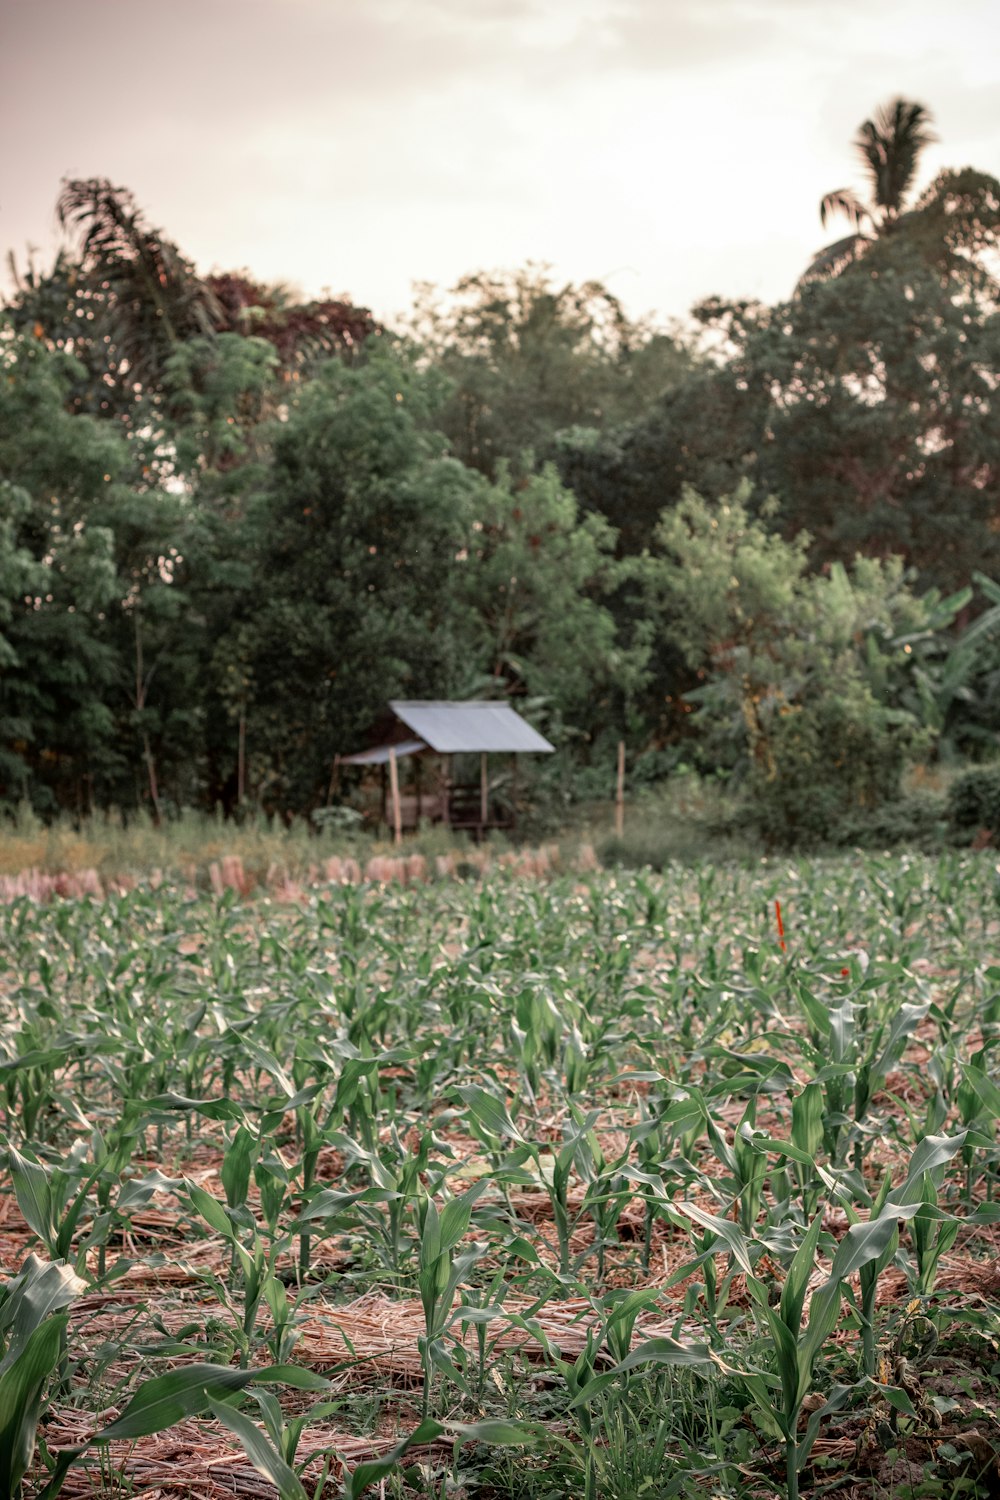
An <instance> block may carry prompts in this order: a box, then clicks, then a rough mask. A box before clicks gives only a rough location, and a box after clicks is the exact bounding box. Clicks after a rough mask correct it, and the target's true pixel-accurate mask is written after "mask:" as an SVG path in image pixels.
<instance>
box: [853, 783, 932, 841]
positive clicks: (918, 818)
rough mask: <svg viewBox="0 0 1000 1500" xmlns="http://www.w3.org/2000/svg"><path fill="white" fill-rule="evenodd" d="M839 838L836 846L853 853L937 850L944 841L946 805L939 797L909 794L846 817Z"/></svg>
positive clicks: (930, 794)
mask: <svg viewBox="0 0 1000 1500" xmlns="http://www.w3.org/2000/svg"><path fill="white" fill-rule="evenodd" d="M840 835H841V836H840V839H839V840H838V842H839V843H840V844H842V845H844V846H848V847H851V848H856V849H893V848H896V847H897V846H899V845H903V844H905V845H907V846H908V847H910V848H913V849H923V850H926V851H931V850H934V849H939V848H941V846H942V845H943V844H945V843H946V842H947V839H948V805H947V802H946V799H945V798H944V797H943V796H941V795H940V794H939V793H935V792H911V793H910V794H908V795H907V796H904V797H897V798H896V799H895V800H894V801H892V802H885V803H883V804H882V806H881V807H877V808H874V809H872V810H871V811H869V812H864V813H854V814H851V815H850V816H848V817H846V818H845V819H844V820H843V821H842V823H841V827H840Z"/></svg>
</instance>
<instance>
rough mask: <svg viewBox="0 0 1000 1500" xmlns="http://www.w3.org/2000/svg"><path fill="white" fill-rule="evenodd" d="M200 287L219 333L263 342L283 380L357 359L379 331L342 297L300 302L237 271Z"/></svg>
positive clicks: (369, 316) (283, 288)
mask: <svg viewBox="0 0 1000 1500" xmlns="http://www.w3.org/2000/svg"><path fill="white" fill-rule="evenodd" d="M206 285H207V286H208V288H209V290H210V291H211V293H212V295H213V297H214V298H215V301H216V303H217V304H218V307H219V319H218V324H217V326H218V328H219V330H220V332H228V333H240V334H245V335H247V336H252V337H254V338H258V339H266V340H267V342H268V343H269V344H271V345H272V346H273V348H274V349H275V351H276V353H277V355H278V359H279V361H280V364H281V367H282V370H283V371H284V372H285V374H286V375H287V376H292V375H298V374H300V373H301V372H302V371H303V369H304V368H308V367H309V366H312V365H315V364H316V362H317V361H318V360H321V359H324V358H329V357H330V356H331V355H336V356H338V357H339V358H341V359H346V360H348V361H349V362H350V361H353V360H356V359H359V358H361V357H362V355H363V352H364V349H365V346H366V344H367V342H368V340H369V339H370V338H373V337H376V336H377V335H379V334H380V333H381V332H382V329H381V328H380V326H379V324H378V323H376V321H375V319H374V318H373V317H372V314H371V313H370V312H369V310H368V308H367V307H356V306H355V305H354V304H353V303H352V302H350V301H349V300H348V299H347V298H346V297H338V298H329V297H328V298H324V299H322V300H320V301H309V302H301V301H299V300H298V298H297V297H296V296H295V294H294V293H293V292H292V291H291V290H290V289H289V288H288V287H286V286H283V285H280V284H277V285H272V286H265V285H264V284H263V283H262V282H259V281H254V280H253V279H252V278H251V277H250V276H248V275H246V274H245V273H243V272H238V271H228V272H222V273H216V274H214V275H212V276H209V277H208V278H207V280H206Z"/></svg>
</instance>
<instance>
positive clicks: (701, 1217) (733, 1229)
mask: <svg viewBox="0 0 1000 1500" xmlns="http://www.w3.org/2000/svg"><path fill="white" fill-rule="evenodd" d="M677 1209H678V1212H679V1213H682V1214H685V1215H686V1216H687V1217H688V1218H689V1219H693V1220H694V1221H695V1223H696V1224H700V1225H701V1226H702V1228H703V1229H711V1230H712V1232H713V1234H717V1235H718V1236H719V1239H720V1240H723V1241H724V1242H725V1243H726V1244H727V1245H728V1246H729V1248H730V1250H731V1251H732V1253H733V1258H734V1259H735V1261H736V1264H737V1265H738V1266H739V1268H740V1270H741V1271H744V1272H745V1273H746V1275H747V1276H752V1275H753V1267H752V1266H751V1264H750V1247H749V1245H748V1244H747V1241H746V1239H745V1238H744V1236H743V1234H742V1233H741V1231H740V1229H739V1227H738V1225H736V1224H734V1223H733V1221H732V1220H731V1219H720V1218H718V1217H717V1215H715V1214H710V1213H707V1212H706V1211H705V1209H703V1208H699V1207H698V1206H697V1204H695V1203H678V1205H677Z"/></svg>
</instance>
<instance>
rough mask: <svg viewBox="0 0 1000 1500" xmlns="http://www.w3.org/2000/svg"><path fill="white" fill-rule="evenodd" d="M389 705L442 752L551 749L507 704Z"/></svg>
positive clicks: (541, 752) (430, 744)
mask: <svg viewBox="0 0 1000 1500" xmlns="http://www.w3.org/2000/svg"><path fill="white" fill-rule="evenodd" d="M389 707H390V708H391V709H392V711H393V713H394V714H395V715H396V717H397V718H399V719H402V721H403V723H404V724H405V725H406V727H407V729H412V730H413V733H414V734H418V735H419V736H420V738H421V739H422V740H424V741H426V743H427V744H428V745H429V746H430V747H431V749H432V750H437V751H438V752H439V753H440V754H442V755H456V754H462V753H463V752H465V751H477V750H480V751H482V750H485V751H494V750H496V751H510V752H519V751H526V752H529V753H534V754H546V753H547V752H548V751H550V750H554V749H555V746H554V745H550V744H549V742H548V740H547V739H545V738H544V737H543V736H542V735H540V734H539V733H538V731H537V730H536V729H532V727H531V725H530V724H527V723H525V721H524V719H522V718H521V716H520V714H517V713H515V712H514V710H513V709H512V708H511V707H510V705H509V704H507V703H490V702H488V701H487V702H479V703H475V702H474V703H412V702H406V701H404V700H399V699H396V700H393V701H392V702H390V704H389Z"/></svg>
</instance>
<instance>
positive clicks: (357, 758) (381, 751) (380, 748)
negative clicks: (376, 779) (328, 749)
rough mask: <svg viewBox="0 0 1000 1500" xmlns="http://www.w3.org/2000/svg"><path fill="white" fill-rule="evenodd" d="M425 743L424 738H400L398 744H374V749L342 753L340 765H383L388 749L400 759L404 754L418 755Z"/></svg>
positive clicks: (424, 748)
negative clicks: (393, 751) (353, 753)
mask: <svg viewBox="0 0 1000 1500" xmlns="http://www.w3.org/2000/svg"><path fill="white" fill-rule="evenodd" d="M426 749H427V744H426V742H425V741H424V740H401V741H400V743H399V744H398V745H376V746H375V748H374V750H359V751H358V753H357V755H342V756H341V757H340V764H341V765H342V766H384V765H385V763H386V761H387V760H388V759H389V752H390V750H395V752H396V759H397V760H402V759H403V756H404V755H419V754H420V752H421V750H426Z"/></svg>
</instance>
